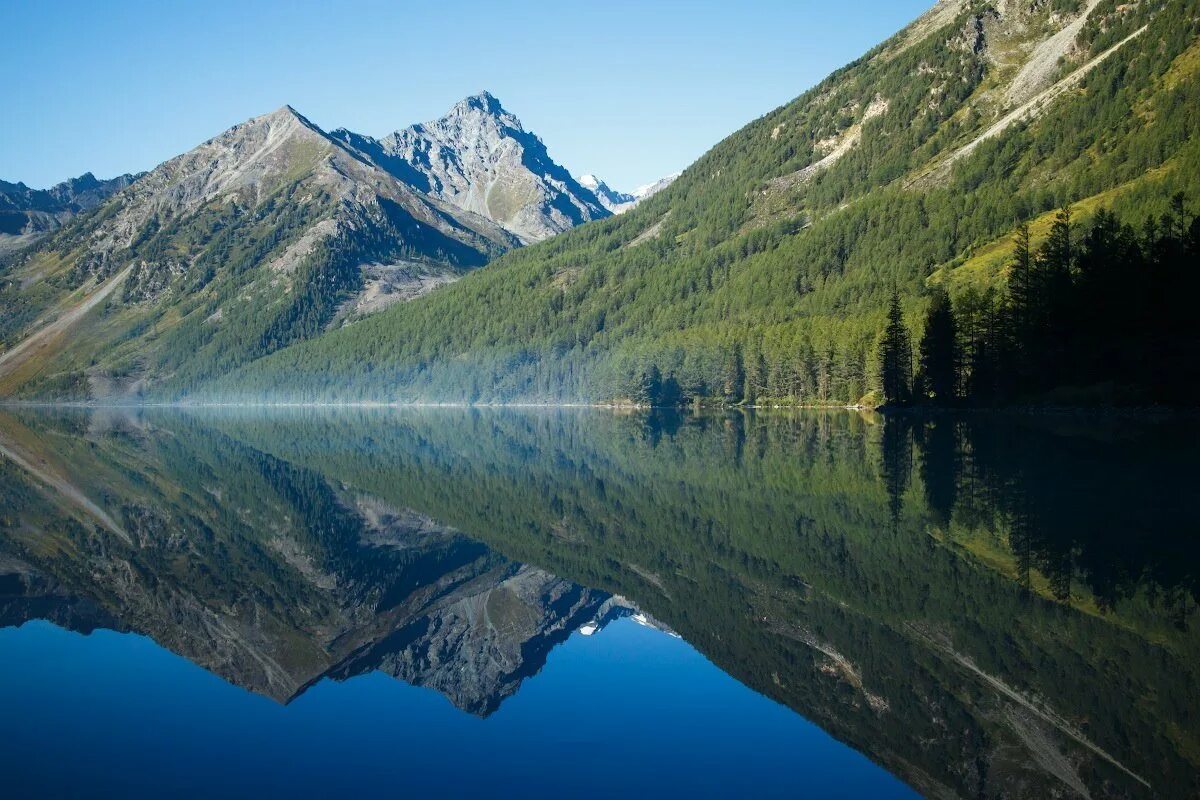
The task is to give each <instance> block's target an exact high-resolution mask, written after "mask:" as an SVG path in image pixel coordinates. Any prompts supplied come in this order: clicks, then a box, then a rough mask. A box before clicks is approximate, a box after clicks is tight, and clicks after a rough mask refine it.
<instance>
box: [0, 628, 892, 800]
mask: <svg viewBox="0 0 1200 800" xmlns="http://www.w3.org/2000/svg"><path fill="white" fill-rule="evenodd" d="M0 709H3V713H2V714H0V725H2V726H3V729H2V731H0V734H2V736H3V744H2V745H0V775H3V776H4V777H3V784H2V785H3V794H4V795H5V796H6V797H14V798H15V797H26V796H40V797H45V796H60V795H73V796H74V795H81V794H86V795H91V796H96V795H105V796H113V795H121V796H130V795H141V796H166V797H179V796H187V795H191V796H224V797H230V796H248V795H254V796H291V797H296V796H301V795H315V796H326V797H328V796H333V795H335V794H341V795H344V796H354V795H355V794H356V793H363V794H364V796H367V795H368V793H369V796H372V797H392V796H398V797H428V796H431V795H440V796H446V795H450V796H461V795H463V794H470V795H478V794H491V795H493V796H498V797H504V796H514V795H517V794H521V795H524V796H546V795H551V794H556V795H557V794H565V796H607V797H616V796H622V795H623V796H631V795H640V796H652V795H662V794H664V793H671V794H685V795H692V796H695V795H709V796H737V795H741V796H747V795H754V796H770V795H774V796H788V797H795V796H802V797H803V796H808V797H820V798H829V797H843V798H853V797H871V798H888V797H914V796H915V795H914V794H913V793H912V792H911V791H909V790H908V789H907V788H906V787H904V786H903V785H902V784H900V783H899V782H898V781H897V780H895V779H894V778H892V777H891V776H890V775H889V774H888V773H887V772H885V771H884V770H883V769H881V768H879V767H877V766H875V765H874V764H872V763H871V762H870V761H868V760H867V759H866V758H864V757H863V756H861V755H859V754H858V753H856V752H854V751H853V750H851V749H849V748H847V747H845V746H843V745H841V744H839V743H838V742H836V741H835V740H833V739H832V738H830V737H829V736H828V735H826V734H825V733H824V732H822V731H821V730H820V729H819V728H818V727H816V726H815V725H812V724H810V723H808V722H807V721H805V720H804V719H803V718H801V717H799V716H798V715H796V714H794V713H792V712H791V711H789V710H787V709H786V708H784V707H783V706H780V705H778V704H776V703H774V702H772V701H771V700H768V699H766V698H764V697H762V696H760V695H758V694H756V693H754V692H752V691H750V690H749V689H747V688H745V687H744V686H742V685H740V684H739V683H737V682H736V681H735V680H733V679H732V678H730V677H728V676H727V675H725V674H724V673H722V672H721V671H720V670H719V669H717V668H716V667H715V666H713V665H712V664H710V663H709V662H708V661H707V660H706V659H705V658H704V657H703V656H702V655H700V654H699V653H698V652H697V651H695V650H694V649H692V648H691V647H690V646H689V645H688V644H686V643H685V642H682V641H680V640H678V639H674V638H672V637H670V636H667V635H665V634H663V633H661V632H658V631H655V630H651V629H648V628H644V627H641V626H639V625H637V624H635V623H634V622H632V621H631V620H628V619H626V620H620V621H618V622H615V623H613V624H612V625H611V626H609V627H608V628H606V629H605V630H604V631H603V632H602V633H600V634H598V635H596V636H592V637H585V636H580V635H575V636H573V637H571V639H570V640H569V641H568V642H566V643H565V644H563V645H561V646H560V647H558V648H557V649H556V650H554V651H553V652H552V653H551V654H550V659H549V662H548V663H547V666H546V668H545V669H544V670H543V671H542V673H541V674H539V675H537V676H535V677H534V678H531V679H529V680H528V681H527V682H526V683H525V684H524V686H523V687H522V688H521V690H520V692H518V694H517V695H516V696H515V697H512V698H510V699H509V700H507V701H506V702H505V703H504V705H502V706H501V708H500V711H499V712H497V713H496V714H495V715H493V716H492V717H491V718H489V719H487V720H480V719H478V718H475V717H472V716H470V715H468V714H465V713H463V712H461V711H459V710H457V709H456V708H454V707H453V706H452V705H450V703H449V701H447V700H446V699H445V698H443V697H442V696H440V695H438V694H436V693H435V692H433V691H431V690H426V689H418V688H414V687H411V686H408V685H406V684H404V683H402V682H400V681H397V680H394V679H392V678H389V677H386V676H384V675H382V674H379V673H375V674H371V675H367V676H363V677H360V678H355V679H353V680H351V681H348V682H346V683H342V684H339V683H333V682H330V681H325V682H322V683H320V684H319V685H317V686H315V687H313V688H312V689H310V690H309V691H308V692H307V693H306V694H304V695H303V696H301V697H300V698H299V699H297V700H296V701H295V702H294V703H293V704H292V705H290V706H287V707H284V706H280V705H277V704H276V703H275V702H273V701H271V700H268V699H266V698H262V697H258V696H256V695H252V694H249V693H247V692H245V691H244V690H242V689H239V688H237V687H235V686H232V685H230V684H227V683H225V682H224V681H223V680H221V679H220V678H217V677H215V676H213V675H210V674H209V673H207V672H205V671H204V670H202V669H201V668H199V667H197V666H195V665H193V664H191V663H189V662H188V661H186V660H185V659H183V658H180V657H178V656H175V655H173V654H171V653H169V652H167V651H165V650H163V649H161V648H159V647H158V646H157V645H155V644H154V643H153V642H151V641H150V640H149V639H146V638H144V637H139V636H131V635H120V634H114V633H111V632H108V631H100V632H97V633H94V634H92V635H91V636H87V637H84V636H80V635H77V634H73V633H68V632H65V631H62V630H60V629H58V628H55V627H54V626H52V625H50V624H48V623H45V622H33V623H29V624H26V625H25V626H23V627H21V628H19V629H14V628H8V629H4V630H0Z"/></svg>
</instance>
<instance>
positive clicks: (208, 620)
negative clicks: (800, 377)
mask: <svg viewBox="0 0 1200 800" xmlns="http://www.w3.org/2000/svg"><path fill="white" fill-rule="evenodd" d="M1198 433H1200V432H1198V429H1197V427H1196V426H1195V425H1194V424H1192V423H1180V422H1178V421H1166V420H1162V421H1153V422H1134V421H1130V420H1120V421H1097V420H1095V419H1087V420H1077V419H1076V420H1072V419H1067V418H1054V417H1038V418H1032V417H1028V418H1027V417H1018V416H1005V417H998V418H988V417H984V416H978V415H974V416H969V417H963V418H956V417H939V418H936V419H932V420H912V419H889V420H887V421H886V422H885V421H883V420H882V419H880V418H877V417H867V416H862V415H858V414H853V413H849V412H846V413H832V412H830V413H824V412H822V413H816V412H814V413H797V414H759V415H743V414H736V415H714V416H707V417H679V416H644V415H614V414H609V413H604V412H592V411H531V412H521V411H509V410H506V411H499V410H497V411H484V410H478V411H468V410H452V409H430V410H326V411H318V410H311V409H310V410H299V409H293V410H272V411H254V412H251V411H233V410H206V411H177V410H158V411H154V410H149V411H144V412H136V413H132V412H118V411H97V412H83V411H61V412H45V411H19V412H18V411H12V410H9V411H6V412H0V712H2V713H0V724H2V725H3V739H2V740H0V793H2V794H3V796H4V797H46V796H120V797H162V796H176V797H184V796H196V797H214V796H255V797H263V796H286V797H298V796H314V797H328V796H335V795H340V796H355V795H363V796H398V797H427V796H435V795H447V796H477V795H489V796H514V795H521V796H531V797H544V796H551V795H555V796H564V795H565V796H595V797H615V796H670V795H680V796H779V797H795V796H800V797H846V798H856V797H869V798H887V797H912V796H916V795H926V796H930V797H1030V798H1043V797H1084V796H1087V797H1093V798H1100V797H1179V798H1187V797H1196V796H1198V795H1200V635H1198V634H1197V630H1198V626H1200V617H1198V616H1197V598H1198V597H1200V538H1198V537H1200V524H1198V523H1200V503H1198V500H1200V490H1198V489H1197V477H1200V475H1198V470H1197V466H1196V463H1195V456H1196V453H1197V452H1200V450H1198V448H1197V445H1198V444H1200V435H1198Z"/></svg>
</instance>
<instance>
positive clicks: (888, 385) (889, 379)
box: [879, 289, 912, 406]
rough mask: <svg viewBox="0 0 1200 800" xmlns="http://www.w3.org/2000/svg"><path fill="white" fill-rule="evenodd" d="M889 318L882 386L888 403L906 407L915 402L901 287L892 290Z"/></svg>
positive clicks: (882, 342) (882, 353)
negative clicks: (913, 399)
mask: <svg viewBox="0 0 1200 800" xmlns="http://www.w3.org/2000/svg"><path fill="white" fill-rule="evenodd" d="M887 319H888V321H887V327H886V328H884V330H883V336H882V338H881V339H880V342H879V388H880V389H881V391H882V392H883V399H884V402H886V403H888V404H889V405H901V406H905V405H908V404H910V403H911V402H912V344H911V342H910V340H909V336H908V328H906V327H905V326H904V310H903V309H902V308H901V307H900V292H899V290H896V289H893V290H892V299H891V303H890V304H889V305H888V317H887Z"/></svg>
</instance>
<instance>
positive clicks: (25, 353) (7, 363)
mask: <svg viewBox="0 0 1200 800" xmlns="http://www.w3.org/2000/svg"><path fill="white" fill-rule="evenodd" d="M132 269H133V267H126V268H125V269H123V270H121V271H120V272H119V273H117V274H116V275H115V276H113V277H112V278H111V279H109V281H108V283H106V284H104V285H103V286H101V287H100V288H99V289H97V290H96V291H94V292H93V293H92V294H90V295H88V296H87V297H85V298H84V299H83V300H82V301H81V302H80V303H78V304H77V305H75V306H73V307H71V308H68V309H67V310H66V311H64V312H63V313H61V314H59V315H58V318H57V319H55V320H54V321H53V322H50V323H48V324H46V325H45V326H43V327H42V328H41V329H40V330H38V331H35V332H34V333H32V334H30V335H29V336H28V337H26V338H25V340H24V341H23V342H21V343H20V344H18V345H17V346H16V347H14V348H12V349H11V350H8V351H5V352H4V353H0V378H4V377H6V376H8V375H11V374H12V373H13V372H16V371H17V370H18V369H20V368H21V366H23V365H24V364H26V363H28V362H29V360H30V359H32V358H34V357H36V356H38V355H41V354H42V353H44V352H45V351H46V349H47V348H49V347H50V346H51V345H53V343H54V342H55V340H56V339H58V338H59V337H60V336H62V335H63V334H65V333H66V332H67V331H68V330H70V328H71V327H72V326H73V325H75V323H77V322H79V320H81V319H83V317H84V316H86V315H87V313H88V312H89V311H91V310H92V309H93V308H95V307H96V306H98V305H100V304H101V303H103V302H104V301H105V300H106V299H108V296H109V295H111V294H112V293H113V292H114V291H115V290H116V288H117V287H118V286H120V285H121V283H122V281H124V280H125V279H126V278H127V277H128V276H129V272H130V270H132Z"/></svg>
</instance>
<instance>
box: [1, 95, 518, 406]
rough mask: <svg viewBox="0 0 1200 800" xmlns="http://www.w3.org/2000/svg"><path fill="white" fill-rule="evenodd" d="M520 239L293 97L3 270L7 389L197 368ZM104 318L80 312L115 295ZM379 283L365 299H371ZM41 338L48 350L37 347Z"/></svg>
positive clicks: (144, 377) (75, 389)
mask: <svg viewBox="0 0 1200 800" xmlns="http://www.w3.org/2000/svg"><path fill="white" fill-rule="evenodd" d="M519 244H520V242H519V240H518V239H517V237H515V236H514V235H512V234H511V233H509V232H507V231H506V230H504V229H503V228H501V227H500V226H498V225H497V224H495V223H494V222H492V221H491V220H489V219H486V218H484V217H481V216H479V215H477V214H474V213H472V212H470V211H466V210H463V209H461V208H459V207H457V206H454V205H452V204H450V203H446V202H444V201H442V200H440V199H438V198H437V197H434V196H431V195H427V194H425V193H422V192H419V191H417V190H416V189H414V188H412V187H411V186H410V185H408V184H407V183H405V182H403V181H401V180H398V179H397V178H396V177H395V176H393V175H392V174H391V173H389V172H388V171H387V170H385V169H382V168H380V167H379V166H378V165H376V164H374V163H372V162H371V161H370V160H368V159H365V158H364V157H363V156H362V155H361V154H359V153H357V152H354V151H352V150H350V149H348V148H347V147H346V146H344V145H343V144H342V143H341V142H339V141H338V140H336V139H334V138H332V137H330V136H329V135H327V134H326V133H325V132H323V131H322V130H321V129H319V128H318V127H317V126H315V125H313V124H312V123H311V122H309V121H308V120H307V119H305V118H304V117H303V116H301V115H300V114H298V113H297V112H296V111H295V110H294V109H292V108H291V107H284V108H281V109H279V110H277V111H275V112H273V113H271V114H267V115H264V116H261V117H256V118H254V119H251V120H248V121H247V122H245V123H242V124H240V125H236V126H234V127H233V128H231V129H229V130H228V131H226V132H224V133H222V134H221V135H219V136H217V137H215V138H213V139H211V140H209V141H207V142H205V143H204V144H202V145H200V146H199V147H197V148H195V149H194V150H192V151H190V152H188V153H185V154H184V155H181V156H179V157H177V158H174V159H172V160H170V161H168V162H166V163H165V164H162V165H161V166H159V167H157V168H155V169H154V170H152V171H150V172H149V173H147V174H146V175H144V176H143V177H141V178H140V179H139V180H137V181H136V182H134V183H132V184H131V185H129V186H127V187H126V188H125V189H124V190H123V191H120V192H119V193H117V194H116V195H115V196H113V197H112V198H110V199H109V200H107V201H105V202H103V203H100V204H99V205H96V206H95V207H94V208H92V209H91V211H90V212H88V213H85V214H83V215H81V216H79V217H77V218H76V219H74V220H72V221H71V222H70V223H69V224H67V225H66V226H64V227H62V228H61V229H60V230H58V231H56V232H55V233H54V234H53V235H52V236H50V237H48V238H46V239H45V240H43V241H42V242H40V243H38V244H37V245H36V246H34V247H33V248H30V249H27V250H23V251H21V252H19V253H17V254H16V255H13V256H10V257H9V261H8V263H7V265H6V266H4V267H3V268H0V269H2V272H0V275H2V276H3V278H0V306H2V307H5V308H6V310H8V311H9V312H10V313H9V314H7V315H6V316H5V319H4V320H3V322H0V341H3V342H4V343H5V344H7V345H9V347H10V348H11V349H12V350H14V351H15V350H16V349H17V347H19V345H20V344H21V343H22V342H23V341H24V340H26V339H33V338H35V337H37V336H38V335H39V333H40V332H41V331H42V330H43V329H46V328H49V327H50V326H54V325H56V323H57V322H60V321H62V320H64V319H67V320H72V325H70V326H65V327H64V326H62V325H59V326H58V327H57V328H54V330H53V336H51V337H43V338H48V339H49V341H48V342H47V346H45V347H39V348H38V349H37V351H36V355H35V357H32V358H29V359H21V358H12V359H8V360H6V362H5V363H3V364H0V389H2V388H15V387H18V386H21V385H23V384H25V383H26V382H27V381H28V380H29V379H30V378H32V379H33V380H34V382H35V383H36V382H37V381H39V380H41V379H43V378H44V376H45V375H46V373H47V372H49V373H52V374H56V377H55V378H54V379H53V385H54V386H55V387H57V391H59V392H61V393H66V394H68V395H74V396H91V397H96V396H97V395H100V396H104V395H106V394H111V393H113V392H115V393H116V394H118V395H123V394H128V393H129V392H135V393H136V392H137V391H139V390H140V388H141V387H142V386H146V385H151V386H152V385H155V384H158V383H162V382H172V381H174V382H176V383H185V384H186V383H187V382H189V381H191V380H194V379H195V378H198V377H203V376H206V375H211V374H213V373H214V372H216V371H219V370H221V369H223V368H225V367H228V366H231V365H234V364H236V363H239V362H242V361H245V360H249V359H252V358H254V357H257V356H260V355H263V354H265V353H268V352H270V351H271V350H273V349H276V348H277V347H279V346H282V345H284V344H287V343H288V342H291V341H295V340H298V339H303V338H306V337H308V336H312V335H314V334H315V333H318V332H320V331H321V330H322V329H324V328H325V327H327V326H329V325H330V324H334V323H336V321H337V320H338V318H339V316H341V315H344V314H346V313H353V312H362V311H369V310H373V309H376V308H379V307H382V306H385V305H387V304H388V302H390V301H394V300H397V299H403V298H405V297H410V296H413V295H415V294H419V293H420V292H421V291H423V290H425V289H427V288H429V287H432V286H436V285H438V284H439V283H441V282H445V280H447V279H451V278H454V277H457V276H458V275H459V274H461V273H462V271H463V270H466V269H470V268H474V267H478V266H480V265H482V264H484V263H486V262H487V261H488V260H489V259H490V258H492V257H494V256H495V255H497V254H499V253H502V252H504V251H505V250H507V249H510V248H512V247H515V246H517V245H519ZM114 283H115V284H119V290H118V291H117V292H115V293H114V294H113V297H114V298H116V300H115V302H114V301H113V300H109V301H108V305H107V306H106V309H107V310H106V313H105V314H104V315H103V318H97V317H96V315H94V314H92V315H86V318H84V319H81V320H79V321H78V324H75V322H76V321H75V320H73V318H72V315H73V313H74V311H75V310H76V309H78V308H82V307H86V304H87V302H88V300H89V298H91V297H92V296H94V295H97V294H98V293H101V292H112V289H113V286H112V284H114ZM360 298H362V299H360ZM31 352H32V351H31Z"/></svg>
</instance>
